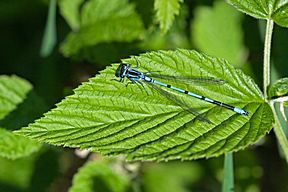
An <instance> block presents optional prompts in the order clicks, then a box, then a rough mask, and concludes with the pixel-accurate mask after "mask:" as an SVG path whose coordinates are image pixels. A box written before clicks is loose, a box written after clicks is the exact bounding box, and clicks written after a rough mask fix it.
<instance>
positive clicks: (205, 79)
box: [146, 73, 225, 85]
mask: <svg viewBox="0 0 288 192" xmlns="http://www.w3.org/2000/svg"><path fill="white" fill-rule="evenodd" d="M146 74H147V76H149V77H151V78H158V79H166V80H170V81H174V82H179V81H180V82H184V83H186V84H197V83H198V84H201V85H203V84H224V83H225V81H224V80H222V79H216V78H214V77H181V76H171V75H162V74H157V73H146Z"/></svg>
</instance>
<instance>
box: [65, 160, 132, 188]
mask: <svg viewBox="0 0 288 192" xmlns="http://www.w3.org/2000/svg"><path fill="white" fill-rule="evenodd" d="M128 181H129V180H128V178H127V177H125V175H120V174H116V173H115V171H113V170H112V168H111V165H109V163H108V162H105V161H103V162H98V161H90V162H88V163H86V165H84V167H82V168H81V169H80V170H79V172H78V173H77V174H76V175H75V176H74V178H73V185H72V187H71V188H70V189H69V192H79V191H81V192H93V191H111V192H125V191H126V189H127V186H128Z"/></svg>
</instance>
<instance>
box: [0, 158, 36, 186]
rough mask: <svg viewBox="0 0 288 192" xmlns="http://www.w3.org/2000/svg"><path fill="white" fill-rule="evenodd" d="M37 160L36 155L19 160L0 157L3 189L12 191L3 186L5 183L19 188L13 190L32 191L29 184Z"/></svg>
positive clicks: (0, 179) (0, 174) (0, 176)
mask: <svg viewBox="0 0 288 192" xmlns="http://www.w3.org/2000/svg"><path fill="white" fill-rule="evenodd" d="M35 161H36V156H35V155H33V156H29V157H27V158H21V159H17V160H10V159H6V158H2V157H0V183H1V185H0V189H1V191H7V192H8V191H10V190H4V189H5V187H3V186H5V185H8V186H13V187H15V188H18V190H13V191H31V190H28V189H29V185H30V184H31V180H32V176H33V171H34V166H35ZM3 188H4V189H3ZM19 189H21V190H19Z"/></svg>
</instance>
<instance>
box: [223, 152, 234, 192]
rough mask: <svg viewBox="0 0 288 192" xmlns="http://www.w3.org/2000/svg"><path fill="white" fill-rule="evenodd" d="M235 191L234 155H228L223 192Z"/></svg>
mask: <svg viewBox="0 0 288 192" xmlns="http://www.w3.org/2000/svg"><path fill="white" fill-rule="evenodd" d="M231 191H234V174H233V153H226V154H225V160H224V180H223V184H222V192H231Z"/></svg>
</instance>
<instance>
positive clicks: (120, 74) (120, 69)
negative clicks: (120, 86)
mask: <svg viewBox="0 0 288 192" xmlns="http://www.w3.org/2000/svg"><path fill="white" fill-rule="evenodd" d="M127 68H128V65H127V64H125V63H120V65H119V67H118V68H117V70H116V72H115V76H116V77H120V78H124V77H125V75H126V71H127Z"/></svg>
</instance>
